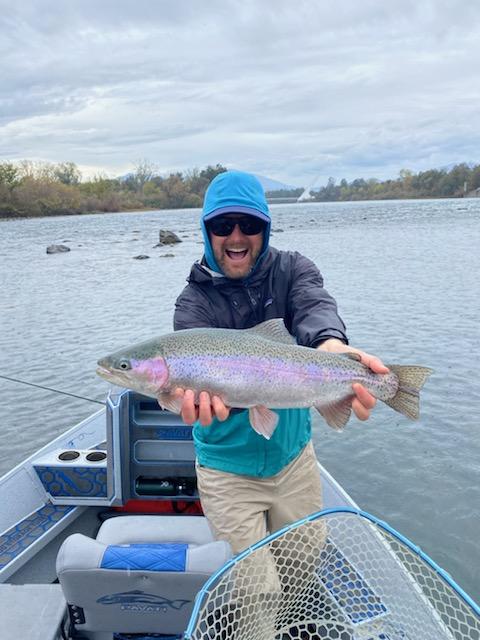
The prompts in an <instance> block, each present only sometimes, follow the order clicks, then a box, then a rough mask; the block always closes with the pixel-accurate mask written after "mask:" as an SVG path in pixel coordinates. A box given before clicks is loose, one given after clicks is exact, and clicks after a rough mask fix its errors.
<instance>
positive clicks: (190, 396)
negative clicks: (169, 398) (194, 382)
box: [175, 389, 197, 424]
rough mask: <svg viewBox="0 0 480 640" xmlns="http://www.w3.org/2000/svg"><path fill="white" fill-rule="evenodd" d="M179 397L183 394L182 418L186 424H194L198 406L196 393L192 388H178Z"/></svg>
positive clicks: (176, 391)
mask: <svg viewBox="0 0 480 640" xmlns="http://www.w3.org/2000/svg"><path fill="white" fill-rule="evenodd" d="M177 393H178V397H182V395H183V403H182V412H181V415H182V420H183V421H184V422H185V424H193V423H194V422H195V420H196V419H197V408H196V406H195V393H194V392H193V391H192V390H191V389H185V391H184V390H183V389H176V390H175V395H177Z"/></svg>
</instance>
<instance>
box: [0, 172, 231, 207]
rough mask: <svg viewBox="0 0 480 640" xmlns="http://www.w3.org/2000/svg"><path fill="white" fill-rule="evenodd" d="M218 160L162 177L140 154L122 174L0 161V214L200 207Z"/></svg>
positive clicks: (216, 173)
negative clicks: (112, 175)
mask: <svg viewBox="0 0 480 640" xmlns="http://www.w3.org/2000/svg"><path fill="white" fill-rule="evenodd" d="M226 170H227V169H226V168H225V167H223V166H222V165H220V164H217V165H215V166H207V167H206V168H204V169H192V170H190V171H187V172H185V173H181V172H178V173H172V174H170V175H169V176H167V177H161V176H159V175H158V174H157V171H156V168H155V166H154V165H153V164H152V163H150V162H148V161H146V160H141V161H139V162H137V163H136V165H135V168H134V170H133V171H132V172H131V173H129V174H128V175H127V176H124V177H122V178H108V177H106V176H104V175H97V176H95V177H93V178H92V179H90V180H82V175H81V173H80V170H79V169H78V167H77V166H76V165H75V164H74V163H73V162H62V163H60V164H51V163H45V162H31V161H29V160H24V161H22V162H19V163H12V162H0V218H7V217H35V216H49V215H66V214H79V213H93V212H113V211H135V210H141V209H182V208H189V207H201V206H202V202H203V196H204V194H205V190H206V188H207V186H208V184H209V183H210V181H211V180H212V179H213V178H214V177H215V176H216V175H218V174H219V173H223V172H224V171H226Z"/></svg>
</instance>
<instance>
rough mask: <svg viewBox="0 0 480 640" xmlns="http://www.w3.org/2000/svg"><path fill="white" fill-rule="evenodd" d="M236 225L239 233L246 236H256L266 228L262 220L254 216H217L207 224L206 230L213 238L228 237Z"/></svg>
mask: <svg viewBox="0 0 480 640" xmlns="http://www.w3.org/2000/svg"><path fill="white" fill-rule="evenodd" d="M237 224H238V226H239V227H240V231H241V232H242V233H244V234H245V235H246V236H256V235H257V234H258V233H261V232H262V231H263V230H264V229H265V227H266V224H265V222H264V221H263V220H260V218H255V217H254V216H244V217H243V218H227V217H223V216H218V217H217V218H213V219H212V220H210V222H207V229H208V231H211V232H212V233H213V235H215V236H229V235H230V234H231V233H232V231H233V230H234V229H235V225H237Z"/></svg>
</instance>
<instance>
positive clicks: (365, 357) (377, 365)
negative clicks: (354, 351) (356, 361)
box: [362, 353, 389, 373]
mask: <svg viewBox="0 0 480 640" xmlns="http://www.w3.org/2000/svg"><path fill="white" fill-rule="evenodd" d="M362 363H363V364H364V365H365V366H367V367H368V368H369V369H371V370H372V371H373V372H374V373H388V372H389V369H388V367H386V366H385V365H384V364H383V362H382V361H381V360H380V358H377V357H376V356H371V355H370V354H369V353H363V354H362Z"/></svg>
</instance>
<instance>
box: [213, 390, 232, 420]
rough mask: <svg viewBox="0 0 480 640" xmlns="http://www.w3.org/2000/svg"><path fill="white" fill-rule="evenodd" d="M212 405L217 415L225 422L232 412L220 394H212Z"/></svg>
mask: <svg viewBox="0 0 480 640" xmlns="http://www.w3.org/2000/svg"><path fill="white" fill-rule="evenodd" d="M212 407H213V411H214V412H215V416H216V417H217V418H218V419H219V420H220V422H223V421H224V420H226V419H227V418H228V416H229V414H230V409H229V407H227V406H225V404H224V403H223V400H221V399H220V398H219V397H218V396H212Z"/></svg>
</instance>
